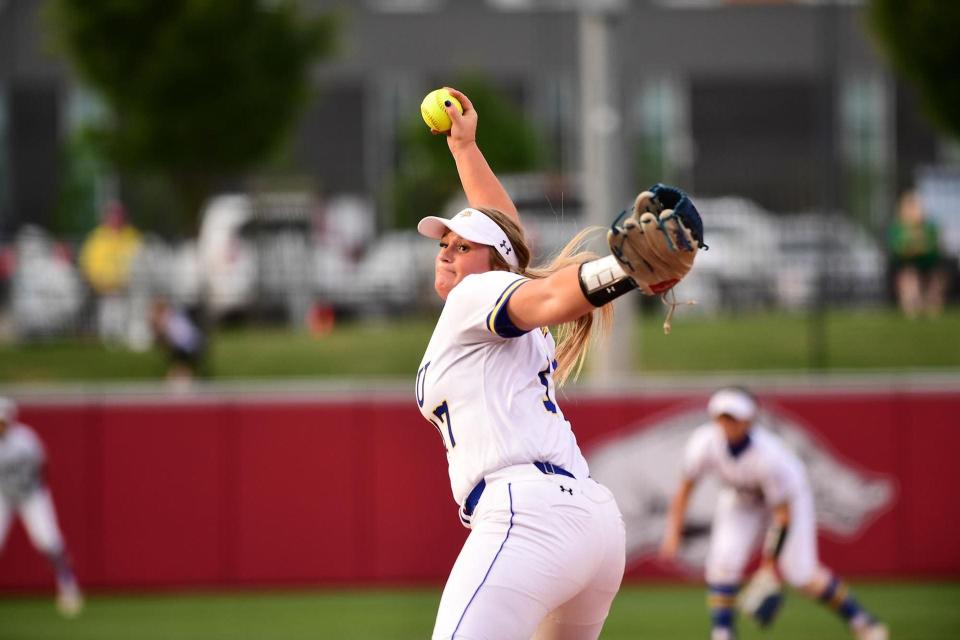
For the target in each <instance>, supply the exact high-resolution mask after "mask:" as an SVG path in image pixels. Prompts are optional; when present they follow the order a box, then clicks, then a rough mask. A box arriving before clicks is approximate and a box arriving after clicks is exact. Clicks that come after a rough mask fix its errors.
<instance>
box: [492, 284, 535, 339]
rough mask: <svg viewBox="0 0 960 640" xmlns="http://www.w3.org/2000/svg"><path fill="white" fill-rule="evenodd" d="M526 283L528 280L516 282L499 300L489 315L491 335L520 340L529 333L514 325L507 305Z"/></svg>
mask: <svg viewBox="0 0 960 640" xmlns="http://www.w3.org/2000/svg"><path fill="white" fill-rule="evenodd" d="M524 282H527V279H526V278H519V279H517V280H514V281H513V282H511V283H510V285H509V286H508V287H507V288H506V289H504V290H503V293H501V294H500V297H499V298H497V301H496V302H495V303H494V305H493V309H491V310H490V313H489V314H487V330H488V331H490V333H494V334H496V335H498V336H500V337H501V338H519V337H520V336H522V335H524V334H525V333H527V331H524V330H523V329H520V328H518V327H517V326H516V325H515V324H513V320H511V319H510V314H509V313H508V312H507V303H508V302H509V301H510V297H511V296H512V295H513V294H514V293H516V291H517V289H519V288H520V286H521V285H522V284H523V283H524Z"/></svg>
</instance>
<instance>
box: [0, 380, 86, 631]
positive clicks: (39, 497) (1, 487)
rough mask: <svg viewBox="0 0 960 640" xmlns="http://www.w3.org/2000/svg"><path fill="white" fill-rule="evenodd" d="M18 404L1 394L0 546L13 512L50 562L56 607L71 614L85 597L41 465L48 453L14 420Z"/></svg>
mask: <svg viewBox="0 0 960 640" xmlns="http://www.w3.org/2000/svg"><path fill="white" fill-rule="evenodd" d="M16 415H17V406H16V404H15V403H14V402H13V401H12V400H10V399H9V398H2V397H0V549H2V548H3V543H4V541H5V540H6V537H7V533H8V532H9V530H10V525H11V524H13V518H14V516H19V517H20V520H21V522H23V526H24V529H26V531H27V535H28V536H29V537H30V541H31V542H32V543H33V546H34V547H36V549H37V550H38V551H39V552H41V553H42V554H44V555H45V556H46V557H47V559H48V560H49V561H50V564H51V565H52V566H53V570H54V572H55V574H56V580H57V608H58V609H59V610H60V613H62V614H63V615H64V616H67V617H73V616H75V615H77V614H78V613H80V610H81V609H82V608H83V596H82V595H81V593H80V588H79V586H78V585H77V580H76V577H74V575H73V570H72V569H71V567H70V562H69V560H68V557H67V552H66V547H65V545H64V542H63V534H62V533H61V532H60V527H59V526H58V524H57V514H56V511H55V510H54V506H53V498H52V496H51V495H50V490H49V489H48V488H47V483H46V479H45V477H44V475H45V474H44V470H45V467H46V453H45V452H44V449H43V444H42V443H41V442H40V438H39V437H37V434H36V433H35V432H34V431H33V430H32V429H31V428H30V427H28V426H26V425H25V424H23V423H21V422H18V421H17V419H16Z"/></svg>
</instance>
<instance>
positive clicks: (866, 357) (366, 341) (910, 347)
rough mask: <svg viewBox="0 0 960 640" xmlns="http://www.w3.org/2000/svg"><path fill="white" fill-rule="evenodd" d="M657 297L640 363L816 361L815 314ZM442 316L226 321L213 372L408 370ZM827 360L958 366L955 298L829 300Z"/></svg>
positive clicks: (124, 370)
mask: <svg viewBox="0 0 960 640" xmlns="http://www.w3.org/2000/svg"><path fill="white" fill-rule="evenodd" d="M662 321H663V316H662V313H661V311H660V309H659V308H657V309H656V310H655V311H647V312H645V313H644V315H643V317H642V319H641V320H640V321H639V322H638V329H639V330H638V331H636V332H635V336H634V340H635V349H634V353H635V365H636V369H637V371H638V372H643V373H651V374H658V373H662V374H670V373H681V372H712V371H738V370H739V371H744V370H747V371H787V372H791V371H792V372H797V371H808V370H810V367H811V363H812V361H813V359H812V357H811V355H810V354H811V351H810V345H811V342H812V335H814V332H813V331H811V323H810V321H809V318H808V317H807V316H804V315H800V314H784V313H778V314H744V315H726V316H719V317H704V316H697V315H693V314H687V315H684V314H683V312H682V311H681V312H679V317H678V318H676V319H675V320H674V330H673V334H672V335H670V336H664V335H663V331H662V329H661V323H662ZM434 322H435V318H432V317H430V318H417V319H410V318H406V319H398V320H391V321H384V322H379V323H341V324H340V325H338V326H337V328H336V329H335V330H334V331H333V333H331V334H329V335H326V336H323V337H314V336H311V335H308V334H306V333H302V332H295V331H290V330H287V329H243V330H233V331H220V332H218V333H217V334H216V335H215V336H214V339H213V341H212V348H211V352H210V356H211V357H210V371H211V374H212V378H213V379H215V380H236V379H267V378H269V379H277V378H288V379H289V378H301V379H308V378H309V379H324V378H326V379H331V378H336V379H344V378H370V377H380V378H398V379H407V378H408V377H409V376H410V375H411V372H413V371H415V370H416V367H417V363H418V362H419V361H420V356H421V355H422V354H423V350H424V349H425V348H426V344H427V341H428V340H429V337H430V332H431V331H432V329H433V324H434ZM823 336H824V340H823V345H824V356H825V357H824V361H823V363H822V365H823V366H824V367H825V368H826V369H827V370H831V371H837V370H853V371H861V372H862V371H871V370H898V371H904V370H958V369H960V309H957V308H954V309H951V310H949V311H948V312H947V313H946V314H944V315H943V316H942V317H940V318H938V319H936V320H928V319H925V320H916V321H910V320H907V319H905V318H903V317H902V316H901V315H900V314H899V313H897V312H896V311H893V310H873V311H858V312H854V311H833V312H830V313H828V314H827V315H826V316H825V322H824V331H823ZM163 371H164V361H163V358H162V357H161V355H160V354H159V353H158V352H153V351H151V352H147V353H132V352H129V351H126V350H122V349H105V348H103V347H101V346H100V345H99V344H98V343H96V342H95V341H91V340H70V341H59V342H52V343H45V344H32V345H11V344H7V345H0V383H49V382H69V381H74V382H75V381H102V380H112V381H117V380H157V379H160V378H161V377H162V375H163Z"/></svg>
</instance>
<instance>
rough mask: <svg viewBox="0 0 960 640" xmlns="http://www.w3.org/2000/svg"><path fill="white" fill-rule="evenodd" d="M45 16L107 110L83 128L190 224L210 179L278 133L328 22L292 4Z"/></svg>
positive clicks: (176, 1)
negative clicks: (170, 195)
mask: <svg viewBox="0 0 960 640" xmlns="http://www.w3.org/2000/svg"><path fill="white" fill-rule="evenodd" d="M47 18H48V19H49V22H50V25H51V27H52V30H53V33H54V39H55V44H56V45H57V46H58V47H59V48H60V49H62V51H63V52H65V53H66V55H67V57H68V58H69V60H70V62H71V64H72V66H73V67H74V69H75V70H76V72H77V74H78V75H79V77H80V78H81V80H82V81H83V82H84V83H85V84H86V85H88V86H89V87H90V88H92V89H93V90H94V91H95V92H96V93H98V94H99V95H100V97H101V98H102V99H103V101H104V102H105V103H106V105H107V106H108V108H109V110H110V112H111V117H110V118H109V123H108V124H107V125H105V126H100V127H97V129H96V131H95V132H94V134H95V138H96V139H97V140H98V141H99V144H100V145H101V147H102V149H103V150H104V152H105V154H106V156H107V157H108V158H109V159H110V160H111V161H112V162H113V163H114V164H115V166H116V168H117V170H118V172H119V173H120V174H121V176H125V175H131V174H132V175H146V176H159V177H160V178H161V179H162V180H164V181H166V182H167V183H168V184H169V185H170V186H171V187H172V188H173V190H174V192H175V193H176V195H177V196H178V198H177V201H178V203H179V206H180V208H181V209H182V212H181V213H182V214H183V218H182V219H183V220H184V221H185V222H186V223H187V226H188V227H189V228H190V229H195V228H196V222H197V216H198V213H199V208H200V206H201V203H202V202H203V200H204V199H205V198H206V197H207V196H208V195H209V193H210V191H211V189H212V187H213V185H214V184H215V182H216V181H218V180H223V179H229V178H234V177H237V176H239V175H242V174H243V173H244V172H246V171H248V170H250V169H252V168H255V167H256V166H257V165H258V164H259V163H261V162H263V161H264V160H265V159H267V158H268V157H269V155H270V154H271V153H272V152H274V151H276V150H277V148H278V147H279V145H280V144H281V142H282V141H283V140H284V139H285V137H286V134H287V133H288V132H289V131H290V129H291V128H292V126H293V124H294V122H295V120H296V116H297V115H298V114H299V111H300V109H301V107H302V106H303V105H304V103H305V102H306V100H307V98H308V97H309V93H310V90H309V87H310V83H309V71H310V68H311V65H312V64H313V63H314V62H315V61H316V60H318V59H319V58H320V57H322V56H325V55H329V54H330V53H331V52H332V49H333V37H334V33H335V28H336V19H335V17H334V16H333V15H330V14H326V15H321V16H316V17H307V16H305V15H303V14H302V12H301V10H300V8H299V6H298V4H297V3H296V2H295V1H294V0H274V1H267V0H138V1H137V2H130V1H127V0H109V1H106V2H89V1H88V0H51V2H50V4H49V5H48V6H47Z"/></svg>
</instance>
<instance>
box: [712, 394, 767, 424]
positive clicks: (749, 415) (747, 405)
mask: <svg viewBox="0 0 960 640" xmlns="http://www.w3.org/2000/svg"><path fill="white" fill-rule="evenodd" d="M707 412H708V413H709V414H710V416H711V417H713V418H718V417H720V416H723V415H726V416H730V417H732V418H734V419H736V420H742V421H746V422H751V421H752V420H753V419H754V418H755V417H756V416H757V403H756V401H755V400H754V399H753V398H752V397H750V395H749V394H747V393H745V392H743V391H741V390H740V389H722V390H720V391H717V392H716V393H715V394H713V396H712V397H711V398H710V403H709V404H708V405H707Z"/></svg>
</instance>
